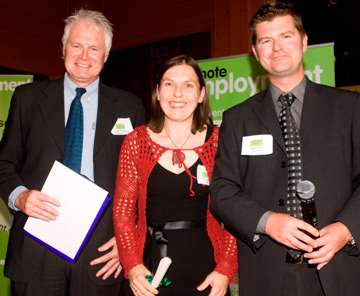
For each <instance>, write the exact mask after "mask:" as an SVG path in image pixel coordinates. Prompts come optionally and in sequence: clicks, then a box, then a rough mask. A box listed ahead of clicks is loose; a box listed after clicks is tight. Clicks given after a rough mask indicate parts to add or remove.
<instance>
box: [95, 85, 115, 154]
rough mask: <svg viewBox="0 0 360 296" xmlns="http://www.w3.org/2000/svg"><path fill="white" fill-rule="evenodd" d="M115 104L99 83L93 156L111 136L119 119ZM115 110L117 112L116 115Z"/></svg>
mask: <svg viewBox="0 0 360 296" xmlns="http://www.w3.org/2000/svg"><path fill="white" fill-rule="evenodd" d="M115 102H116V99H114V98H113V97H112V96H111V95H110V94H109V92H108V90H107V88H106V86H104V85H103V84H102V83H99V103H98V112H97V119H96V133H95V143H94V156H95V155H96V153H97V152H98V151H99V150H100V149H101V147H102V146H103V145H104V143H105V142H106V140H107V139H108V137H110V136H111V130H112V128H113V127H114V125H115V122H116V120H117V118H118V117H119V110H117V108H116V107H115V106H114V104H115ZM116 110H117V111H118V112H117V113H116Z"/></svg>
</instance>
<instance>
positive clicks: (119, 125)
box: [111, 117, 133, 136]
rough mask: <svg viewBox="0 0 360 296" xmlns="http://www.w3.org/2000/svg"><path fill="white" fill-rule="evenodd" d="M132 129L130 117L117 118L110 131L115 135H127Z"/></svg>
mask: <svg viewBox="0 0 360 296" xmlns="http://www.w3.org/2000/svg"><path fill="white" fill-rule="evenodd" d="M132 131H133V126H132V124H131V121H130V118H129V117H128V118H118V120H117V121H116V123H115V125H114V127H113V129H112V130H111V133H112V134H113V135H115V136H121V135H127V134H128V133H130V132H132Z"/></svg>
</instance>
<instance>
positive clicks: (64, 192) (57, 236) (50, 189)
mask: <svg viewBox="0 0 360 296" xmlns="http://www.w3.org/2000/svg"><path fill="white" fill-rule="evenodd" d="M41 192H43V193H45V194H47V195H50V196H52V197H54V198H55V199H57V200H58V201H59V202H60V203H61V206H60V207H56V209H57V211H58V212H59V216H58V217H57V218H56V220H55V221H51V222H45V221H43V220H41V219H37V218H33V217H29V218H28V220H27V222H26V224H25V226H24V230H26V231H27V232H28V233H30V234H31V235H33V236H35V237H36V238H38V239H40V240H41V241H43V242H44V243H45V244H47V245H49V246H51V247H52V248H54V249H56V250H57V251H59V252H60V253H62V254H64V255H65V256H67V257H69V258H70V259H74V258H75V256H76V255H77V253H78V251H79V248H80V247H81V245H82V243H83V241H84V239H85V238H86V235H87V234H88V232H89V229H90V228H91V226H92V224H93V222H94V220H95V218H96V217H97V215H98V213H99V210H100V209H101V207H102V205H103V204H104V201H105V200H106V197H107V195H108V192H106V191H105V190H104V189H102V188H100V187H99V186H97V185H96V184H94V183H93V182H91V181H89V180H87V179H86V178H85V177H83V176H81V175H79V174H77V173H75V172H74V171H72V170H71V169H69V168H67V167H66V166H64V165H63V164H61V163H59V162H57V161H55V163H54V165H53V167H52V169H51V171H50V173H49V176H48V177H47V179H46V181H45V184H44V186H43V188H42V190H41Z"/></svg>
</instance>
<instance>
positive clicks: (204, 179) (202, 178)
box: [196, 164, 209, 186]
mask: <svg viewBox="0 0 360 296" xmlns="http://www.w3.org/2000/svg"><path fill="white" fill-rule="evenodd" d="M196 177H197V181H198V184H203V185H207V186H209V176H208V174H207V172H206V169H205V167H204V166H203V165H201V164H199V165H198V167H197V171H196Z"/></svg>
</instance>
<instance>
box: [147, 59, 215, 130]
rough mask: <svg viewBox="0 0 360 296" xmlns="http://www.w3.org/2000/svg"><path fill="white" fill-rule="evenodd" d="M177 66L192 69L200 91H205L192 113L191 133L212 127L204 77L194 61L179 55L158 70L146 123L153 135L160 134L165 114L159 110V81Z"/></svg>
mask: <svg viewBox="0 0 360 296" xmlns="http://www.w3.org/2000/svg"><path fill="white" fill-rule="evenodd" d="M178 65H188V66H190V67H191V68H193V69H194V71H195V74H196V76H197V77H198V79H199V84H200V90H201V89H202V88H204V89H205V96H204V99H203V101H202V102H201V103H199V104H198V105H197V107H196V109H195V111H194V117H193V123H192V127H191V132H192V133H193V134H195V133H196V132H197V131H203V130H204V129H205V126H204V125H206V126H208V127H212V126H213V122H212V117H211V110H210V102H209V94H208V92H207V89H206V83H205V79H204V76H203V74H202V72H201V69H200V67H199V65H198V64H197V63H196V61H195V60H194V59H193V58H191V57H188V56H185V55H179V56H176V57H173V58H171V59H170V60H168V61H167V62H165V64H164V65H162V67H161V68H160V71H159V73H158V74H157V76H156V79H155V85H154V88H153V91H152V97H151V106H150V114H151V118H150V121H149V123H148V127H149V128H150V129H151V130H152V131H153V132H155V133H160V132H161V131H162V129H163V128H164V122H165V114H164V111H163V110H162V109H161V106H160V103H159V100H158V97H157V92H156V89H157V88H158V87H160V83H161V80H162V78H163V76H164V74H165V72H166V71H167V70H168V69H170V68H171V67H174V66H178Z"/></svg>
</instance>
